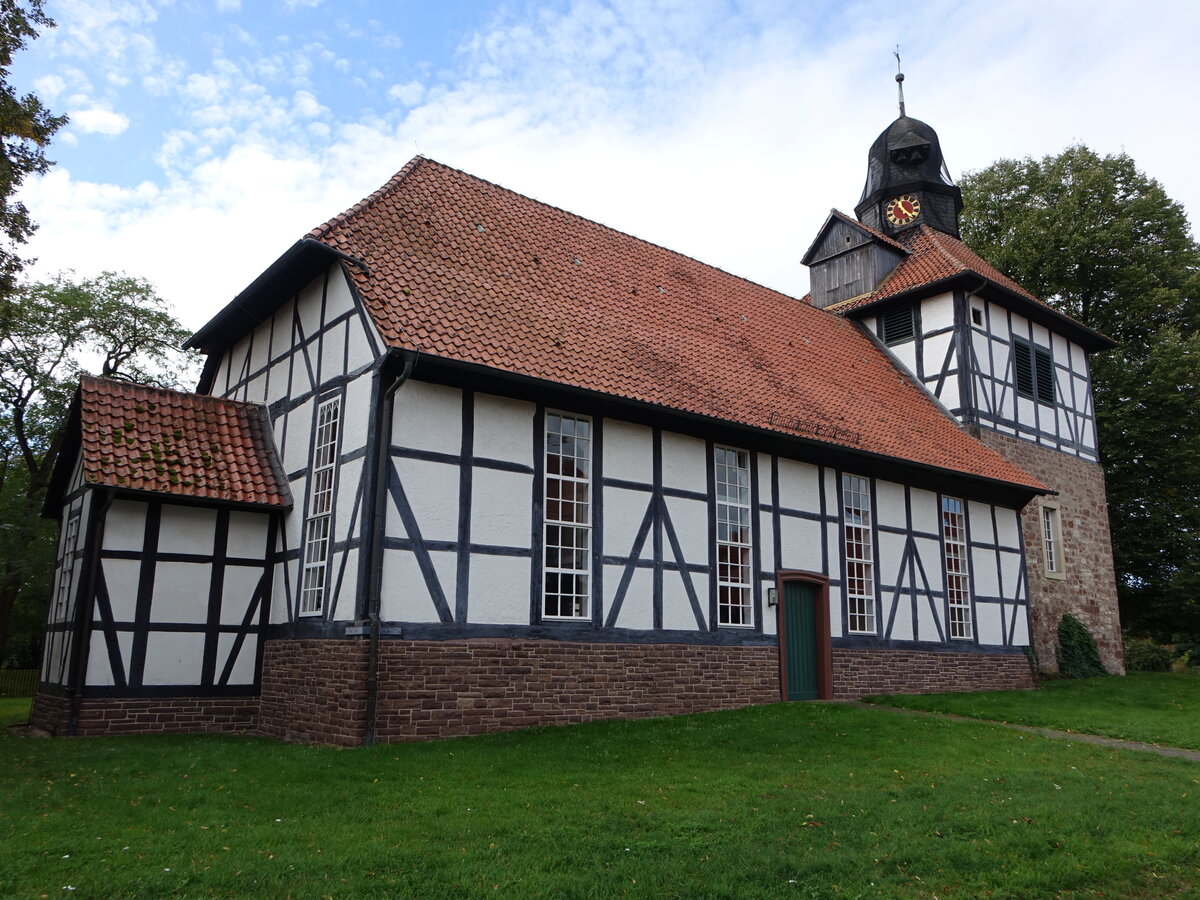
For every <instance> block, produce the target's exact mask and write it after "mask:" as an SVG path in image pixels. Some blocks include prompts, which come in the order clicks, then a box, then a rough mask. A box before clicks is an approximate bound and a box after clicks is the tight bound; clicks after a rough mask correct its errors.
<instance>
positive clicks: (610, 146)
mask: <svg viewBox="0 0 1200 900" xmlns="http://www.w3.org/2000/svg"><path fill="white" fill-rule="evenodd" d="M46 5H47V11H48V12H49V13H50V15H51V16H52V17H53V18H55V19H56V20H57V22H58V27H57V28H56V29H54V30H52V31H49V32H47V33H46V35H45V36H43V37H42V38H40V39H39V40H38V41H36V42H35V43H34V44H33V45H32V46H31V48H30V49H28V50H26V51H24V53H23V54H22V55H20V56H18V58H17V60H16V63H15V65H14V67H13V81H14V83H15V84H16V86H17V87H18V89H32V90H36V91H37V92H38V93H39V94H40V95H41V96H42V97H43V98H45V99H46V100H47V101H48V102H49V105H50V106H51V108H52V109H54V110H55V111H59V112H67V113H69V114H70V116H71V119H72V122H71V124H70V125H69V126H68V127H67V128H66V129H64V131H63V132H61V133H60V134H59V136H58V137H57V138H56V140H55V142H54V144H53V145H52V147H51V149H50V153H49V155H50V156H51V158H53V159H55V160H57V162H58V165H57V166H56V167H55V169H54V170H53V171H52V172H51V173H50V174H49V175H47V176H45V177H42V178H40V179H36V180H34V181H32V182H30V183H29V184H28V185H27V187H26V188H25V190H24V191H23V193H22V197H23V199H24V200H25V202H26V203H27V204H28V205H29V207H30V209H31V210H32V212H33V215H34V217H35V219H36V220H37V221H38V222H40V223H41V226H42V227H41V230H40V231H39V233H38V235H37V236H36V237H35V239H34V242H33V244H32V245H31V248H30V250H31V253H33V254H34V255H36V256H37V257H38V263H37V266H36V268H35V269H34V274H35V275H38V276H47V275H49V274H52V273H54V272H57V271H59V270H63V269H73V270H75V271H76V272H78V273H79V274H81V275H89V274H93V273H95V272H98V271H100V270H102V269H106V268H107V269H117V270H121V271H126V272H128V273H130V274H134V275H140V276H144V277H147V278H149V279H150V280H151V281H152V282H154V283H155V284H156V285H157V286H158V288H159V289H160V292H161V293H162V294H163V295H164V296H166V297H167V298H168V299H170V300H171V301H172V302H173V303H174V304H175V305H176V308H177V311H178V314H179V315H180V318H181V319H182V320H183V321H184V323H185V325H188V326H189V327H193V328H196V327H199V326H200V325H201V324H203V322H204V321H206V320H207V318H209V317H210V316H211V315H212V314H213V313H215V312H216V311H217V310H218V309H219V308H220V307H221V306H223V305H224V304H225V303H226V302H228V300H229V299H231V298H232V297H233V296H234V295H235V294H236V293H237V292H238V291H239V290H240V289H241V288H242V287H244V286H245V285H246V284H247V283H248V282H249V281H250V280H252V279H253V278H254V276H255V275H256V274H257V273H258V272H259V271H261V270H262V269H263V268H265V267H266V266H267V265H269V264H270V262H271V261H272V260H273V259H274V258H275V257H276V256H278V255H279V254H280V253H281V252H283V251H284V250H285V249H286V248H287V247H288V246H289V245H290V244H291V243H292V242H293V241H294V240H296V239H297V238H298V237H300V236H302V235H303V234H304V233H305V232H307V231H308V230H309V229H310V228H312V227H313V226H315V225H317V224H319V223H321V222H323V221H324V220H326V219H328V218H329V217H331V216H333V215H334V214H336V213H338V212H340V211H341V210H343V209H345V208H346V207H348V206H349V205H351V204H352V203H354V202H355V201H357V200H358V199H360V198H361V197H362V196H364V195H366V194H367V193H369V192H370V191H372V190H373V189H374V188H376V187H378V186H379V185H380V184H381V183H382V182H383V181H384V180H386V179H387V178H388V177H389V176H390V175H391V174H392V173H393V172H395V171H396V170H398V169H399V168H400V167H401V166H403V165H404V163H405V162H406V161H407V160H408V159H409V158H411V157H412V156H413V155H415V154H416V153H423V154H425V155H427V156H432V157H434V158H435V159H439V160H441V161H442V162H445V163H448V164H450V165H454V166H458V167H460V168H464V169H467V170H468V171H470V172H472V173H474V174H476V175H479V176H481V177H483V178H487V179H488V180H491V181H495V182H498V183H500V184H503V185H504V186H506V187H510V188H512V189H514V190H518V191H520V192H522V193H525V194H528V195H531V196H533V197H536V198H537V199H540V200H544V201H546V202H549V203H553V204H554V205H557V206H562V207H565V208H567V209H571V210H572V211H575V212H578V213H581V214H583V215H586V216H589V217H591V218H595V219H598V220H599V221H602V222H604V223H605V224H608V225H612V226H614V227H617V228H620V229H622V230H625V231H629V232H632V233H634V234H637V235H639V236H641V237H645V238H647V239H650V240H654V241H656V242H658V243H662V244H665V245H667V246H669V247H672V248H674V249H678V250H681V251H683V252H685V253H688V254H690V255H693V256H696V257H698V258H700V259H703V260H704V261H706V262H710V263H712V264H714V265H718V266H720V267H722V268H725V269H728V270H730V271H733V272H735V273H737V274H739V275H743V276H746V277H748V278H752V279H754V280H756V281H759V282H762V283H764V284H767V285H769V286H771V287H775V288H778V289H780V290H784V291H787V292H789V293H794V294H800V293H803V291H804V290H805V289H806V286H807V276H806V273H805V272H804V270H803V267H801V266H800V265H799V259H800V257H801V256H802V255H803V253H804V250H805V249H806V248H807V246H808V244H809V242H810V241H811V239H812V237H813V236H814V235H815V232H816V229H817V228H818V227H819V226H820V224H821V222H822V221H823V220H824V218H825V216H826V215H827V213H828V211H829V209H830V208H831V207H834V206H836V207H839V208H841V209H844V210H851V209H852V207H853V206H854V204H855V202H856V201H857V199H858V194H859V191H860V190H861V187H862V181H863V177H864V173H865V157H866V151H867V148H868V147H869V145H870V143H871V141H872V140H873V139H874V137H875V136H876V134H878V133H879V131H881V130H882V129H883V128H884V127H885V126H886V125H887V124H888V123H889V122H890V121H891V119H892V118H894V117H895V115H896V107H895V99H896V98H895V85H894V82H893V81H892V76H893V75H894V73H895V62H894V59H893V58H892V56H891V50H892V48H893V47H894V46H895V45H896V44H897V43H899V44H900V45H901V53H902V57H903V60H904V69H905V73H906V75H907V81H906V82H905V86H906V89H907V90H906V93H907V100H908V111H909V113H910V114H912V115H914V116H917V117H918V118H922V119H924V120H925V121H927V122H929V123H930V124H931V125H933V126H934V127H935V128H936V129H937V130H938V132H939V134H940V136H941V138H942V145H943V149H944V150H945V153H946V156H947V161H948V163H949V165H950V168H951V172H952V174H953V175H955V176H956V177H957V176H958V175H960V174H961V173H962V172H963V171H964V170H968V169H975V168H979V167H982V166H984V165H987V164H988V163H990V162H992V161H993V160H995V159H997V158H999V157H1003V156H1009V157H1012V156H1028V155H1033V156H1039V155H1043V154H1046V153H1055V152H1058V151H1059V150H1061V149H1062V148H1063V147H1065V146H1066V145H1067V144H1069V143H1071V142H1074V141H1082V142H1085V143H1087V144H1089V145H1090V146H1092V147H1093V149H1096V150H1097V151H1099V152H1102V153H1111V152H1118V151H1120V150H1122V149H1124V150H1127V151H1128V152H1129V153H1130V154H1131V155H1133V156H1134V158H1135V159H1136V160H1137V161H1138V162H1139V164H1140V165H1141V166H1142V168H1143V169H1144V170H1146V171H1147V172H1148V173H1149V174H1150V175H1152V176H1155V177H1157V178H1159V179H1160V180H1161V181H1162V182H1163V183H1164V186H1165V187H1166V188H1167V190H1168V192H1169V193H1170V194H1171V195H1172V196H1173V197H1175V198H1176V199H1177V200H1180V201H1181V202H1183V203H1184V204H1185V206H1186V207H1187V208H1188V210H1189V213H1190V215H1191V217H1192V221H1193V223H1196V221H1197V211H1198V210H1200V167H1197V166H1196V165H1195V164H1194V160H1193V157H1194V153H1195V150H1194V148H1195V146H1196V144H1197V141H1196V138H1197V136H1198V135H1197V131H1198V126H1197V125H1196V124H1195V117H1194V116H1192V115H1190V114H1188V113H1187V111H1186V110H1185V107H1186V105H1187V104H1186V103H1181V101H1180V99H1179V97H1180V96H1187V95H1189V91H1188V88H1187V86H1188V85H1190V84H1191V83H1192V82H1193V81H1194V80H1195V76H1194V73H1193V71H1192V64H1191V62H1190V60H1191V57H1192V55H1193V52H1194V48H1193V47H1192V41H1193V39H1194V36H1195V35H1196V34H1200V4H1197V3H1193V2H1169V0H1166V2H1153V0H1147V2H1143V3H1140V4H1133V3H1130V2H1126V0H1121V2H1115V0H1087V2H1084V0H1055V2H1045V0H1038V2H1033V0H1004V2H1001V0H990V2H984V0H965V2H948V0H929V2H925V3H922V4H912V3H898V2H886V3H885V2H875V0H868V2H828V3H824V2H782V0H740V2H739V0H728V2H727V0H558V2H547V0H543V2H501V0H477V2H469V0H457V2H445V0H443V2H411V0H392V2H387V0H47V4H46Z"/></svg>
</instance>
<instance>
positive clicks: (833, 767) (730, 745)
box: [0, 701, 1200, 898]
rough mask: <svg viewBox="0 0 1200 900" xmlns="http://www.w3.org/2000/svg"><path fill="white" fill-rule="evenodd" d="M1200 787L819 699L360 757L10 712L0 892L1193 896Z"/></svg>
mask: <svg viewBox="0 0 1200 900" xmlns="http://www.w3.org/2000/svg"><path fill="white" fill-rule="evenodd" d="M24 714H25V706H24V704H23V702H20V701H16V702H14V701H0V716H4V717H6V720H7V721H19V720H20V719H21V718H23V716H24ZM1197 796H1200V765H1197V764H1195V763H1189V762H1186V761H1182V760H1174V759H1163V758H1159V757H1156V756H1153V755H1150V754H1145V753H1131V752H1125V751H1113V750H1107V749H1103V748H1097V747H1091V746H1082V745H1078V744H1071V743H1068V742H1062V741H1049V740H1045V739H1042V738H1038V737H1033V736H1029V735H1024V734H1021V733H1017V732H1013V731H1011V730H1009V729H1005V728H1002V727H1000V726H996V725H989V724H975V723H958V722H952V721H947V720H938V719H913V718H910V717H906V716H897V715H895V714H893V713H888V712H885V711H876V710H870V709H860V708H854V707H847V706H840V705H828V704H804V703H795V704H777V705H772V706H766V707H757V708H752V709H746V710H740V711H735V712H726V713H713V714H705V715H695V716H685V717H680V718H674V719H660V720H643V721H639V722H601V723H592V724H589V725H582V726H574V727H568V728H550V729H535V730H532V731H525V732H518V733H512V734H504V735H491V736H486V737H482V738H472V739H466V740H455V741H443V742H440V743H434V744H407V745H390V746H380V747H374V748H371V749H368V750H361V749H360V750H337V749H331V748H325V747H307V746H298V745H289V744H281V743H276V742H274V741H270V740H265V739H257V738H230V737H216V736H193V737H171V736H165V737H137V738H90V739H77V740H42V739H34V738H24V737H17V736H14V735H12V734H9V733H7V732H6V731H3V730H0V798H3V803H2V804H0V847H3V848H4V849H3V852H2V853H0V896H4V897H50V896H53V897H65V896H69V895H71V894H72V893H73V894H74V896H78V897H101V896H102V897H164V896H189V897H249V896H269V897H285V896H290V897H321V896H333V897H362V896H378V897H383V896H395V897H410V896H411V897H423V898H424V897H481V896H485V895H486V896H508V897H520V898H526V897H618V896H631V897H775V896H779V897H805V898H807V897H878V896H883V897H935V896H936V897H939V898H951V897H958V898H977V897H981V896H985V895H986V896H991V897H1014V898H1016V897H1039V898H1040V897H1092V896H1100V895H1104V896H1107V897H1128V896H1139V897H1160V896H1161V897H1166V896H1180V895H1181V894H1182V895H1191V896H1195V893H1196V892H1198V891H1200V803H1198V802H1196V799H1195V798H1196V797H1197ZM68 886H70V887H74V888H75V891H74V892H71V891H69V890H68Z"/></svg>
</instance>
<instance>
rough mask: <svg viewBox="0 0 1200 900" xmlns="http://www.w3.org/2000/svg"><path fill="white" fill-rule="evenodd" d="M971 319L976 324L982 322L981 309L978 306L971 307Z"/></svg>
mask: <svg viewBox="0 0 1200 900" xmlns="http://www.w3.org/2000/svg"><path fill="white" fill-rule="evenodd" d="M971 321H972V322H974V323H975V324H976V325H982V324H983V310H982V309H980V308H979V307H978V306H973V307H971Z"/></svg>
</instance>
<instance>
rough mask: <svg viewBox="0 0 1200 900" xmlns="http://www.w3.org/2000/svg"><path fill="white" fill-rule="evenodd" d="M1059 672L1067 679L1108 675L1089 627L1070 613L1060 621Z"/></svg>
mask: <svg viewBox="0 0 1200 900" xmlns="http://www.w3.org/2000/svg"><path fill="white" fill-rule="evenodd" d="M1058 671H1059V673H1060V674H1062V675H1064V676H1066V677H1067V678H1095V677H1097V676H1099V675H1107V674H1108V670H1107V669H1105V668H1104V664H1103V663H1101V662H1100V651H1099V650H1097V649H1096V639H1095V638H1093V637H1092V633H1091V632H1090V631H1088V630H1087V626H1085V625H1084V624H1083V623H1082V622H1080V621H1079V620H1078V619H1077V618H1075V617H1074V616H1073V615H1071V614H1070V613H1066V614H1065V615H1064V616H1063V617H1062V618H1061V619H1059V620H1058Z"/></svg>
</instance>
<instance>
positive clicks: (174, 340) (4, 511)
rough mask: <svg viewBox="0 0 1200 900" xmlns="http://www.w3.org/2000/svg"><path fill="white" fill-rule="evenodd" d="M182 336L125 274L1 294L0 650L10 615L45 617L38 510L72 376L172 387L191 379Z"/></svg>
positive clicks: (47, 560) (45, 533) (48, 538)
mask: <svg viewBox="0 0 1200 900" xmlns="http://www.w3.org/2000/svg"><path fill="white" fill-rule="evenodd" d="M186 337H187V332H186V331H185V330H184V329H183V328H182V327H181V326H180V325H179V323H178V322H177V321H176V320H175V318H174V316H172V315H171V313H170V311H169V309H168V307H167V304H166V301H164V300H163V299H162V298H161V297H159V296H158V295H157V294H156V293H155V291H154V288H153V287H152V286H151V285H150V283H149V282H147V281H145V280H143V279H139V278H131V277H129V276H127V275H118V274H116V273H113V272H105V273H104V274H102V275H100V276H99V277H98V278H92V279H86V280H83V281H72V280H70V279H68V278H66V277H63V276H60V277H59V278H58V279H56V280H55V281H53V282H50V283H47V284H33V285H27V286H25V287H22V288H20V289H18V290H17V291H15V292H14V293H12V294H10V295H9V296H7V297H5V296H2V295H0V649H2V648H4V647H5V643H6V641H7V638H8V635H9V626H10V622H11V621H12V614H13V610H14V608H16V607H17V606H18V605H20V606H21V607H22V608H24V609H28V608H29V607H30V606H31V605H33V606H36V607H37V608H38V609H43V610H44V607H45V603H46V601H47V599H48V596H49V582H48V580H47V577H46V572H47V570H50V571H52V570H53V559H54V546H53V529H52V528H48V527H47V525H46V524H45V523H44V522H43V520H41V518H40V511H41V506H42V502H43V500H44V499H45V496H46V488H47V487H48V484H49V480H50V475H51V471H52V469H53V466H54V460H55V457H56V455H57V452H58V448H59V446H60V445H61V442H62V438H63V429H64V426H65V422H66V412H67V407H68V405H69V403H70V401H71V397H72V396H73V395H74V391H75V386H76V384H77V383H78V379H79V375H80V373H81V372H82V371H84V370H85V369H86V368H92V369H93V370H95V371H97V372H98V373H99V374H100V375H103V376H106V377H110V378H123V379H126V380H130V381H138V382H142V383H150V384H162V385H165V386H175V385H178V384H179V383H180V382H181V381H182V380H183V379H185V378H186V377H187V376H188V375H189V374H190V373H191V361H192V359H193V357H192V356H190V355H187V354H184V353H183V352H182V351H181V350H179V349H178V348H179V347H180V346H181V345H182V344H183V341H184V340H185V339H186ZM5 551H8V552H5Z"/></svg>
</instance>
